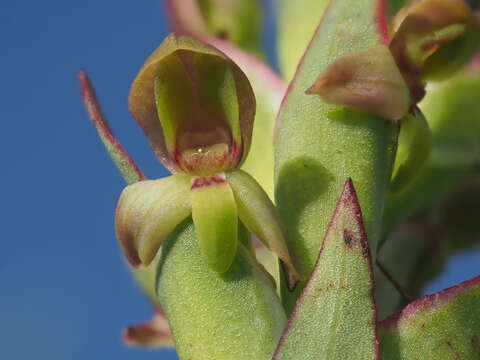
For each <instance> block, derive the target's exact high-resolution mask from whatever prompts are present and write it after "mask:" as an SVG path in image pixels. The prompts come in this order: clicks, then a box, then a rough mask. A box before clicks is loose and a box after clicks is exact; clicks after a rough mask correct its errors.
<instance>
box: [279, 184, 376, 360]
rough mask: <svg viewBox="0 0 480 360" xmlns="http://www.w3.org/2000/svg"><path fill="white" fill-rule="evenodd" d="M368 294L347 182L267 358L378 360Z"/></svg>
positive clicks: (368, 276)
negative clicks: (306, 277) (311, 267)
mask: <svg viewBox="0 0 480 360" xmlns="http://www.w3.org/2000/svg"><path fill="white" fill-rule="evenodd" d="M373 290H374V280H373V269H372V260H371V256H370V249H369V246H368V240H367V235H366V233H365V228H364V226H363V220H362V214H361V210H360V205H359V203H358V198H357V195H356V193H355V189H354V188H353V183H352V181H351V180H350V179H349V180H347V182H346V184H345V187H344V189H343V192H342V195H341V196H340V199H339V200H338V204H337V208H336V209H335V212H334V214H333V218H332V221H331V223H330V226H329V227H328V230H327V232H326V234H325V240H324V241H323V245H322V249H321V250H320V253H319V255H318V259H317V262H316V264H315V268H314V270H313V272H312V275H311V277H310V279H309V280H308V283H307V285H306V286H305V288H304V291H303V293H302V295H301V296H300V298H299V299H298V302H297V306H296V308H295V310H294V312H293V314H292V316H291V318H290V319H289V321H288V324H287V326H286V327H285V330H284V333H283V335H282V338H281V339H280V341H279V344H278V347H277V350H276V352H275V355H274V356H273V359H274V360H281V359H288V360H297V359H298V360H304V359H356V360H378V359H380V354H379V344H378V336H377V326H376V323H377V319H376V308H375V302H374V297H373Z"/></svg>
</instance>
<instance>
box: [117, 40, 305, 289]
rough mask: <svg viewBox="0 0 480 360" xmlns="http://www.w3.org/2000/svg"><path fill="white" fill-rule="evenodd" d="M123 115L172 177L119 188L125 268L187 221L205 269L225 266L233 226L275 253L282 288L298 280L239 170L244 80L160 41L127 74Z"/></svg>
mask: <svg viewBox="0 0 480 360" xmlns="http://www.w3.org/2000/svg"><path fill="white" fill-rule="evenodd" d="M129 107H130V111H131V113H132V115H133V117H134V118H135V120H136V121H137V123H138V124H139V125H140V127H141V128H142V129H143V130H144V132H145V134H146V136H147V138H148V140H149V142H150V145H151V147H152V149H153V151H154V153H155V155H156V156H157V157H158V159H159V160H160V161H161V162H162V164H163V165H164V166H165V167H166V168H167V169H169V170H170V171H171V172H172V176H170V177H167V178H162V179H158V180H143V181H139V182H136V183H134V184H131V185H129V186H127V187H126V188H125V189H124V191H123V192H122V194H121V196H120V199H119V201H118V206H117V211H116V217H115V225H116V233H117V238H118V240H119V243H120V245H121V247H122V249H123V251H124V253H125V256H126V258H127V259H128V260H129V262H130V263H131V264H132V265H133V266H136V267H138V266H142V265H148V264H150V263H151V262H152V260H153V259H154V257H155V255H156V254H157V251H158V249H159V247H160V245H161V244H162V242H163V240H164V239H165V238H166V237H167V236H168V235H169V234H170V233H171V232H172V231H173V230H174V229H175V227H176V226H177V225H178V224H180V223H181V222H182V221H183V220H184V219H185V218H187V217H189V216H192V218H193V222H194V225H195V229H196V232H197V235H198V243H199V247H200V250H201V252H202V254H203V256H204V259H205V261H206V263H207V264H208V265H209V266H210V267H211V268H212V269H214V270H216V271H217V272H219V273H224V272H225V271H227V270H228V269H229V268H230V265H231V264H232V261H233V259H234V257H235V254H236V251H237V242H238V239H237V237H238V235H237V234H238V226H239V221H241V222H242V223H243V224H244V225H245V226H246V227H247V229H248V230H249V231H250V232H251V233H253V234H254V235H255V236H256V237H257V238H258V239H259V240H260V241H262V242H263V244H264V245H265V246H266V247H267V248H269V249H271V250H272V251H273V252H275V253H276V254H277V255H278V257H279V258H280V260H281V261H282V263H284V264H285V265H286V268H287V269H288V272H287V273H288V277H289V279H290V284H291V286H293V284H294V283H295V280H296V279H299V278H300V275H299V273H298V272H297V270H296V268H295V266H294V265H293V264H294V263H293V260H292V257H291V256H290V254H289V250H288V248H287V245H286V242H285V239H284V233H283V229H282V226H281V224H280V220H279V217H278V215H277V213H276V210H275V207H274V205H273V203H272V202H271V200H270V199H269V197H268V195H267V194H266V193H265V191H264V190H263V189H262V188H261V187H260V185H259V184H258V183H257V182H256V181H255V180H254V179H253V177H251V176H250V175H249V174H247V173H246V172H244V171H242V170H240V169H239V167H240V166H241V164H242V163H243V161H244V160H245V158H246V156H247V155H248V151H249V147H250V141H251V135H252V127H253V121H254V116H255V97H254V94H253V91H252V88H251V86H250V83H249V81H248V79H247V77H246V75H245V74H244V73H243V72H242V71H241V70H240V68H239V67H238V66H237V65H235V63H233V61H232V60H230V59H229V58H228V57H227V56H226V55H225V54H223V53H222V52H220V51H219V50H217V49H216V48H214V47H212V46H210V45H208V44H206V43H203V42H201V41H200V40H196V39H193V38H190V37H187V36H177V35H174V34H172V35H170V36H168V37H167V38H166V39H165V40H164V42H163V43H162V44H161V45H160V46H159V47H158V48H157V49H156V50H155V51H154V52H153V53H152V54H151V55H150V57H149V58H148V59H147V61H146V62H145V64H144V65H143V67H142V68H141V70H140V72H139V74H138V75H137V77H136V78H135V80H134V82H133V84H132V87H131V91H130V96H129Z"/></svg>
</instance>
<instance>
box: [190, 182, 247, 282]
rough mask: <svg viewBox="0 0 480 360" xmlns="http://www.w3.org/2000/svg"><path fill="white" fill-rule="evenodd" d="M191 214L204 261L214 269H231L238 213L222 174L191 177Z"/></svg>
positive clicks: (235, 247)
mask: <svg viewBox="0 0 480 360" xmlns="http://www.w3.org/2000/svg"><path fill="white" fill-rule="evenodd" d="M190 194H191V201H192V217H193V223H194V224H195V230H196V231H197V235H198V245H199V246H200V250H201V252H202V254H203V256H204V257H205V262H206V263H207V264H208V265H209V266H210V267H211V268H212V269H214V270H215V271H217V272H219V273H224V272H225V271H227V270H228V269H229V268H230V265H231V264H232V262H233V259H234V257H235V254H236V252H237V242H238V231H237V229H238V215H237V206H236V205H235V199H234V197H233V193H232V189H231V188H230V186H229V185H228V182H227V180H226V179H225V175H223V174H222V175H216V176H212V177H194V178H192V186H191V191H190Z"/></svg>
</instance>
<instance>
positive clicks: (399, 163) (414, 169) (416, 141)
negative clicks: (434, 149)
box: [390, 108, 431, 192]
mask: <svg viewBox="0 0 480 360" xmlns="http://www.w3.org/2000/svg"><path fill="white" fill-rule="evenodd" d="M430 149H431V138H430V129H429V128H428V124H427V121H426V120H425V117H424V116H423V114H422V112H421V111H420V109H418V108H416V109H414V110H413V112H412V113H409V114H407V115H406V116H405V117H404V118H403V119H402V125H401V127H400V134H399V136H398V147H397V154H396V156H395V163H394V166H393V173H392V179H391V182H390V190H391V191H393V192H399V191H401V190H403V189H405V188H406V187H408V185H409V184H411V183H412V181H413V180H415V178H416V177H417V175H418V174H419V173H420V171H421V169H422V168H423V165H424V164H425V163H426V161H427V158H428V156H429V155H430Z"/></svg>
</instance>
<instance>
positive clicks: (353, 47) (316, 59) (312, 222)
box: [275, 0, 397, 311]
mask: <svg viewBox="0 0 480 360" xmlns="http://www.w3.org/2000/svg"><path fill="white" fill-rule="evenodd" d="M385 24H386V18H385V1H380V0H361V1H359V0H334V1H331V3H330V6H329V7H328V8H327V10H326V11H325V14H324V16H323V19H322V22H321V23H320V25H319V27H318V28H317V30H316V32H315V35H314V37H313V38H312V41H311V42H310V45H309V47H308V49H307V51H306V53H305V54H304V56H303V58H302V61H301V62H300V64H299V66H298V70H297V73H296V74H295V78H294V79H293V81H292V83H291V84H290V86H289V90H288V92H287V94H286V96H285V98H284V100H283V103H282V107H281V109H280V111H279V115H278V118H277V128H278V131H277V135H276V137H275V202H276V205H277V209H278V213H279V215H280V218H281V219H282V223H283V224H284V226H285V230H286V233H287V242H288V245H289V247H290V248H292V249H293V251H294V252H295V255H296V256H297V259H298V261H299V267H300V269H301V270H302V273H304V274H305V275H306V276H308V275H309V273H311V271H312V269H313V266H314V264H315V260H316V258H317V256H318V252H319V251H320V248H321V245H322V241H323V237H324V235H325V231H326V229H327V227H328V225H329V222H330V214H332V213H333V211H334V209H335V206H336V200H337V196H338V194H339V193H340V192H341V191H342V188H343V186H344V183H345V179H346V178H348V177H351V178H352V179H353V181H354V182H355V184H356V188H357V191H358V197H359V199H360V203H361V204H362V210H363V216H364V219H365V228H366V230H367V234H368V239H369V241H370V245H371V248H372V252H373V254H374V253H375V251H376V248H377V245H376V244H377V241H378V238H379V236H380V230H381V219H382V214H383V207H384V202H385V197H386V194H387V185H388V183H389V181H390V175H391V169H392V166H393V160H394V154H395V147H396V141H397V129H396V126H395V124H394V123H393V122H392V121H390V120H388V119H386V118H383V117H380V116H378V115H375V114H372V113H367V112H365V111H360V110H357V109H353V108H350V107H346V106H342V105H330V104H326V103H325V102H324V101H323V100H322V99H321V98H320V97H319V96H312V95H307V94H305V90H307V89H308V88H309V87H310V86H311V85H312V84H313V82H314V81H315V78H316V77H317V76H318V74H321V73H322V72H323V71H325V69H326V68H327V67H328V65H329V64H331V63H333V62H334V61H336V60H337V59H339V58H341V57H343V56H346V55H349V54H354V53H356V52H359V51H364V50H368V49H372V48H374V47H376V46H378V45H379V44H385V42H386V27H385ZM299 285H300V286H297V289H298V290H297V289H296V291H295V292H294V293H293V294H290V293H289V291H288V290H287V289H286V287H285V288H283V289H282V301H285V307H286V308H287V309H288V311H291V310H292V309H293V307H294V306H295V301H296V298H297V297H298V296H299V295H300V292H301V289H302V287H303V286H304V282H300V284H299Z"/></svg>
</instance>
